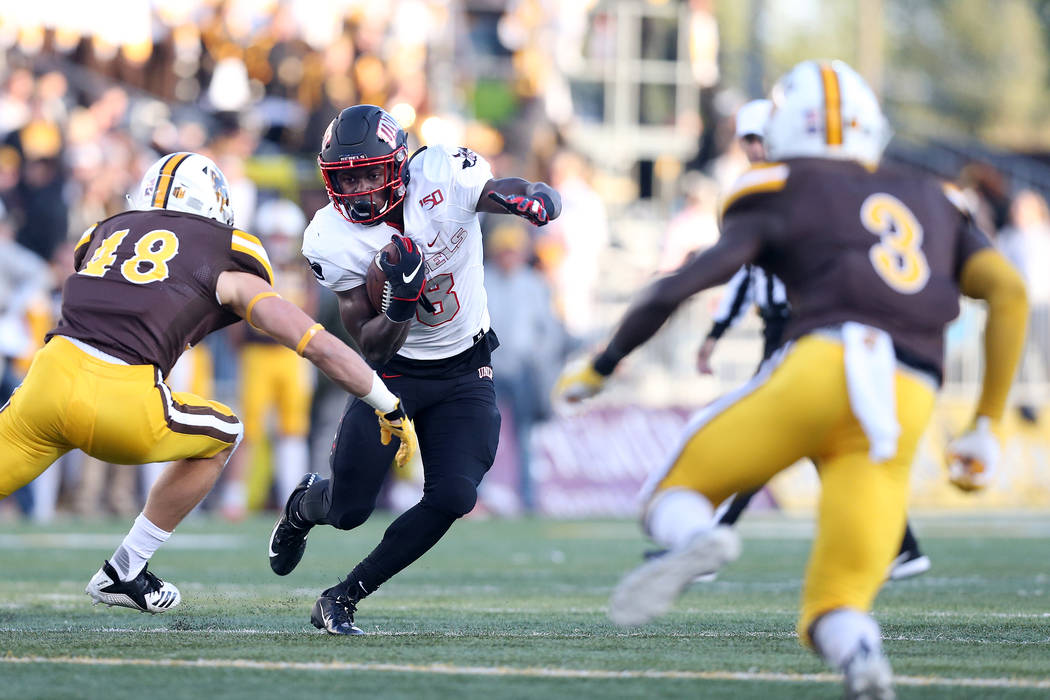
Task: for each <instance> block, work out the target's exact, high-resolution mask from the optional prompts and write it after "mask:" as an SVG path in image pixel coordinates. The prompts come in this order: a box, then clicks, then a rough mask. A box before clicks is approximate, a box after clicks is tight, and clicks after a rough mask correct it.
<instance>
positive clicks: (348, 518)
mask: <svg viewBox="0 0 1050 700" xmlns="http://www.w3.org/2000/svg"><path fill="white" fill-rule="evenodd" d="M373 510H374V509H373V508H348V509H346V510H344V511H342V512H341V513H338V514H335V513H330V514H329V516H328V524H329V525H331V526H332V527H334V528H336V529H337V530H353V529H354V528H355V527H357V526H359V525H362V524H364V522H365V521H366V520H368V516H370V515H372V511H373ZM333 516H334V517H333Z"/></svg>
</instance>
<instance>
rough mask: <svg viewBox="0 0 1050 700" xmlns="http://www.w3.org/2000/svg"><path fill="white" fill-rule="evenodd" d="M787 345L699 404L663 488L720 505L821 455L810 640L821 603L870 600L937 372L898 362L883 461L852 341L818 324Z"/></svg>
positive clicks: (890, 548) (893, 546) (806, 607)
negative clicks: (859, 394) (850, 363)
mask: <svg viewBox="0 0 1050 700" xmlns="http://www.w3.org/2000/svg"><path fill="white" fill-rule="evenodd" d="M783 352H784V354H783V355H780V356H776V357H774V359H773V360H771V361H770V362H768V363H767V364H766V366H764V367H763V369H762V371H760V372H759V373H758V375H756V376H755V378H754V379H753V380H752V381H751V382H749V383H748V384H746V385H744V386H743V387H741V388H740V389H739V390H737V391H734V392H731V393H730V394H728V395H726V396H725V397H723V398H721V399H719V400H717V401H715V402H714V403H713V404H711V405H710V406H708V407H707V408H706V409H704V410H703V411H701V412H700V413H698V414H697V416H696V417H695V418H694V419H693V421H692V423H691V424H690V426H689V427H688V428H687V434H686V436H685V439H684V444H683V447H682V449H681V451H680V452H679V453H678V454H677V456H676V457H675V458H674V459H673V461H672V463H671V464H670V465H669V467H668V470H667V472H666V473H665V474H664V475H663V477H662V479H660V481H659V482H658V483H657V485H656V490H657V491H660V490H663V489H668V488H680V487H684V488H689V489H692V490H694V491H697V492H699V493H701V494H703V495H704V496H706V497H707V498H708V499H709V500H710V501H711V503H712V504H713V505H716V506H717V505H718V504H719V503H721V502H722V501H724V500H725V499H726V498H728V497H729V496H730V495H732V494H734V493H737V492H742V491H750V490H753V489H756V488H758V487H760V486H761V485H762V484H765V483H766V482H767V481H769V479H770V478H772V477H773V476H774V475H775V474H776V473H777V472H779V471H780V470H782V469H784V468H785V467H788V466H790V465H791V464H794V463H795V462H796V461H798V460H799V459H801V458H803V457H809V458H811V459H812V460H813V462H814V463H815V464H816V465H817V471H818V473H819V474H820V479H821V495H820V502H819V506H818V518H817V533H816V539H815V541H814V543H813V549H812V552H811V554H810V560H809V565H808V567H807V570H806V579H805V583H804V585H803V589H802V612H801V616H800V619H799V623H798V630H799V638H800V639H801V640H802V641H803V642H804V643H807V644H808V643H809V627H810V625H811V624H812V623H813V622H814V621H815V620H816V618H817V617H819V616H820V615H822V614H823V613H826V612H828V611H830V610H833V609H835V608H839V607H851V608H855V609H857V610H864V611H867V610H870V609H871V605H872V602H873V601H874V599H875V595H876V594H877V593H878V590H879V587H880V586H881V585H882V582H883V581H884V580H885V578H886V571H887V569H888V567H889V565H890V562H891V561H892V560H893V557H894V556H895V555H896V553H897V549H898V548H899V546H900V540H901V536H902V535H903V533H904V524H905V520H906V517H907V503H908V478H909V472H910V469H911V463H912V460H913V459H914V457H915V451H916V449H917V447H918V444H919V439H920V437H921V436H922V433H923V431H924V430H925V428H926V424H927V422H928V421H929V419H930V414H931V412H932V410H933V403H934V390H933V387H932V385H931V383H930V381H929V380H928V379H926V378H923V377H922V376H921V375H919V374H917V373H914V372H911V371H909V370H903V369H898V371H897V374H896V400H897V418H898V420H899V422H900V426H901V435H900V439H899V441H898V450H897V455H896V456H895V457H894V458H893V459H890V460H888V461H886V462H881V463H875V462H873V461H872V460H871V459H870V458H869V456H868V439H867V437H866V436H865V435H864V432H863V430H862V429H861V426H860V424H859V423H858V422H857V420H856V418H855V417H854V415H853V411H852V409H851V408H850V403H849V396H848V395H847V393H846V372H845V366H844V353H843V347H842V344H841V343H840V342H837V341H835V340H832V339H830V338H825V337H822V336H814V335H811V336H806V337H804V338H802V339H800V340H799V341H797V342H795V343H793V344H792V345H790V346H788V348H786V349H785V351H783ZM778 360H779V363H778Z"/></svg>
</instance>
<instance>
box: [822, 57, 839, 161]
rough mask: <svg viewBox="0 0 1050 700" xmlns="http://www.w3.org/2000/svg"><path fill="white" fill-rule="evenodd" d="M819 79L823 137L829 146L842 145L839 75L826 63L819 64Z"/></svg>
mask: <svg viewBox="0 0 1050 700" xmlns="http://www.w3.org/2000/svg"><path fill="white" fill-rule="evenodd" d="M820 80H821V82H822V83H823V84H824V138H825V139H827V143H828V145H829V146H841V145H842V97H841V95H840V93H839V77H838V75H836V74H835V70H834V69H833V68H832V67H831V66H830V65H829V64H827V63H821V64H820Z"/></svg>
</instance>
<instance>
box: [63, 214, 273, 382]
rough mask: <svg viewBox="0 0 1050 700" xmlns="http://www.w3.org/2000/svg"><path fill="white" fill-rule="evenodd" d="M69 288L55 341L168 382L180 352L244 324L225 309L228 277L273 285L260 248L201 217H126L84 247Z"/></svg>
mask: <svg viewBox="0 0 1050 700" xmlns="http://www.w3.org/2000/svg"><path fill="white" fill-rule="evenodd" d="M74 262H75V267H76V273H75V274H73V275H70V277H69V279H67V280H66V283H65V287H64V289H63V293H62V317H61V319H60V320H59V322H58V326H56V327H55V328H54V329H53V330H52V331H51V332H50V333H49V334H48V339H50V337H51V336H53V335H64V336H67V337H70V338H76V339H78V340H81V341H83V342H85V343H87V344H88V345H91V346H93V347H95V348H97V349H99V350H101V351H103V352H105V353H108V354H110V355H112V356H114V357H117V358H119V359H121V360H124V361H125V362H128V363H130V364H134V365H146V364H149V365H155V366H157V367H158V368H160V370H161V372H162V373H163V374H164V376H167V374H168V372H169V371H170V370H171V367H172V365H174V364H175V361H176V360H178V359H179V356H180V355H182V353H183V351H185V350H186V348H187V347H189V346H191V345H195V344H196V343H197V342H199V341H200V340H201V339H202V338H203V337H204V336H206V335H208V334H209V333H211V332H212V331H214V330H218V329H220V328H223V327H225V326H228V325H230V324H231V323H234V322H236V321H238V320H240V317H239V316H237V315H236V314H234V313H233V312H232V311H231V310H230V309H228V308H226V307H223V306H221V305H220V304H219V302H218V300H217V299H216V296H215V285H216V282H217V281H218V278H219V275H220V274H221V273H222V272H224V271H226V270H231V271H241V272H249V273H252V274H254V275H258V276H259V277H261V278H263V279H264V280H266V282H267V283H269V284H273V270H272V268H271V266H270V261H269V259H268V258H267V256H266V251H265V250H264V249H263V247H262V244H261V243H260V242H259V239H258V238H256V237H254V236H251V235H249V234H247V233H244V232H243V231H240V230H237V229H234V228H231V227H229V226H225V225H223V224H220V223H219V222H217V221H214V220H212V219H208V218H205V217H202V216H197V215H195V214H187V213H182V212H172V211H167V210H164V209H153V210H147V211H128V212H124V213H121V214H117V215H116V216H113V217H111V218H109V219H106V220H105V221H102V222H100V223H98V224H96V225H95V226H93V227H92V228H91V229H89V230H88V231H87V232H85V233H84V235H83V236H82V237H81V239H80V241H79V242H78V243H77V248H76V252H75V259H74Z"/></svg>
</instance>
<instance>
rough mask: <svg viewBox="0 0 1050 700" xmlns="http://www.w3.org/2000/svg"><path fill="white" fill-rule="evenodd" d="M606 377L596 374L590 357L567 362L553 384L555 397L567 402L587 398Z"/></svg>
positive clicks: (601, 385) (595, 391)
mask: <svg viewBox="0 0 1050 700" xmlns="http://www.w3.org/2000/svg"><path fill="white" fill-rule="evenodd" d="M605 380H606V377H603V376H602V375H600V374H598V372H597V371H596V370H595V369H594V363H593V362H592V360H591V359H590V358H587V359H585V360H580V361H577V362H574V363H571V364H569V365H568V366H567V367H566V368H565V369H564V370H562V373H561V376H560V377H558V381H557V383H556V384H555V385H554V396H555V398H561V399H562V400H564V401H568V402H569V403H576V402H578V401H583V400H584V399H589V398H591V397H592V396H594V395H595V394H597V393H598V392H599V391H601V390H602V387H604V386H605Z"/></svg>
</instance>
